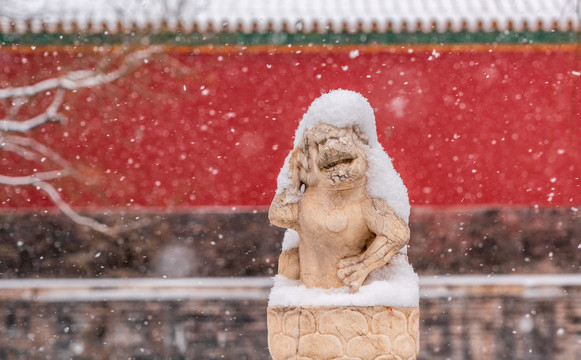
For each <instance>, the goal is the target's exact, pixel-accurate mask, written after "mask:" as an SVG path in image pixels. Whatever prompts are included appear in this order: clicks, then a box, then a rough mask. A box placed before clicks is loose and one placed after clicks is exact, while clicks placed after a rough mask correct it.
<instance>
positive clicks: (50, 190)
mask: <svg viewBox="0 0 581 360" xmlns="http://www.w3.org/2000/svg"><path fill="white" fill-rule="evenodd" d="M162 50H163V47H161V46H150V47H148V48H146V49H143V50H138V51H135V52H133V53H131V54H129V55H127V56H125V57H123V59H122V60H121V63H120V65H119V66H118V67H117V68H116V69H114V70H110V71H107V69H106V62H101V63H99V65H98V66H97V68H96V69H94V70H76V71H72V72H69V73H68V74H65V75H63V76H60V77H56V78H52V79H47V80H43V81H40V82H38V83H36V84H33V85H27V86H21V87H8V88H4V89H0V100H1V101H2V102H4V101H6V100H9V101H8V102H9V105H7V108H8V110H7V115H6V116H7V118H5V119H0V150H4V151H8V152H11V153H13V154H16V155H17V156H19V157H21V158H23V159H26V160H31V161H41V162H44V161H45V160H46V159H49V160H50V161H52V162H53V163H54V164H56V165H57V166H58V167H60V169H58V170H51V171H41V172H36V173H34V174H31V175H25V176H8V175H2V174H0V184H4V185H7V186H34V187H36V188H37V189H38V190H40V191H42V192H44V193H45V194H46V195H48V197H49V198H50V200H51V201H52V202H53V203H54V204H55V205H56V207H57V208H58V209H59V210H60V211H61V212H63V213H64V214H65V215H66V216H68V217H69V218H70V219H71V220H73V221H74V222H75V223H77V224H80V225H84V226H87V227H89V228H91V229H93V230H95V231H98V232H100V233H103V234H106V235H109V236H113V235H116V234H118V233H120V232H123V231H129V230H132V229H136V228H139V227H142V226H144V225H145V224H147V223H149V222H148V221H143V220H142V221H136V222H132V223H131V224H121V225H118V226H108V225H105V224H102V223H100V222H99V221H97V220H95V219H93V218H90V217H86V216H82V215H80V214H79V213H77V212H76V211H75V210H73V208H72V207H71V206H70V205H69V204H67V203H66V202H65V201H64V200H63V199H62V197H61V195H60V194H59V192H58V191H57V190H56V189H55V188H54V186H52V185H51V184H50V183H48V181H51V180H55V179H60V178H63V177H66V176H70V175H78V172H76V171H75V170H74V169H73V168H72V166H71V165H70V163H69V162H68V161H67V160H66V159H64V158H63V157H62V156H61V155H60V154H58V153H57V152H55V151H53V150H52V149H50V148H49V147H48V146H46V145H44V144H42V143H40V142H38V141H36V140H34V139H32V138H29V137H26V136H19V135H10V133H21V134H27V133H29V132H30V131H31V130H33V129H34V128H36V127H39V126H42V125H44V124H46V123H48V122H54V121H58V122H61V123H64V121H65V120H66V119H65V117H64V116H63V115H61V114H59V112H58V111H59V109H60V107H61V106H62V104H63V99H64V95H65V92H66V91H67V90H76V89H82V88H89V87H94V86H99V85H104V84H108V83H111V82H113V81H115V80H118V79H120V78H121V77H123V76H125V75H127V74H129V73H130V72H132V71H133V70H135V69H137V68H138V67H139V66H141V65H142V64H143V63H146V62H147V59H148V58H149V57H150V56H152V55H154V54H156V53H160V52H161V51H162ZM107 60H110V58H108V59H107ZM114 62H117V61H114ZM53 89H55V90H56V91H55V95H54V98H53V100H52V102H51V104H50V105H49V106H48V107H47V108H46V109H45V110H44V111H43V112H42V113H41V114H39V115H37V116H35V117H32V118H30V119H26V120H15V118H16V115H17V114H18V112H19V111H20V108H21V107H22V105H24V104H26V103H27V102H28V98H29V97H32V96H35V95H38V94H43V93H44V94H46V95H49V94H48V93H47V92H48V91H50V90H53Z"/></svg>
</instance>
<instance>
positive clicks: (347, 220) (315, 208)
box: [299, 194, 371, 252]
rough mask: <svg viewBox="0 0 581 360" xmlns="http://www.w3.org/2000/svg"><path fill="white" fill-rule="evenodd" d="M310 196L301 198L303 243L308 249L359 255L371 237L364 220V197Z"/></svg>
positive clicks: (300, 212)
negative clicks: (337, 249) (332, 250)
mask: <svg viewBox="0 0 581 360" xmlns="http://www.w3.org/2000/svg"><path fill="white" fill-rule="evenodd" d="M350 195H351V196H342V195H337V196H332V197H324V198H317V197H314V196H313V197H309V196H305V198H303V199H302V201H301V205H300V211H299V217H300V219H299V223H300V224H301V229H300V231H299V232H300V233H301V240H302V242H309V243H310V244H309V246H313V247H320V248H323V249H327V250H331V249H334V248H341V249H342V251H341V252H352V251H357V252H359V251H360V250H361V248H362V247H363V246H365V244H366V242H367V240H368V239H369V238H370V236H371V234H370V233H369V230H368V228H367V224H366V221H365V219H364V217H363V211H362V206H363V201H364V200H365V196H364V194H360V195H359V194H355V196H353V194H350Z"/></svg>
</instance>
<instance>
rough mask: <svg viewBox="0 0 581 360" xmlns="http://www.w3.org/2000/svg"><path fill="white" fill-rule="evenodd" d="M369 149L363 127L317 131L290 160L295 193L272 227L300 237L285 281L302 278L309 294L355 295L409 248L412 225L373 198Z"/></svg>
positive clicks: (272, 215) (278, 203)
mask: <svg viewBox="0 0 581 360" xmlns="http://www.w3.org/2000/svg"><path fill="white" fill-rule="evenodd" d="M328 95H330V94H328ZM324 96H326V95H324ZM366 149H368V137H367V135H366V134H363V132H362V131H361V130H360V128H359V126H358V125H353V126H346V127H342V128H338V127H335V126H333V125H329V124H325V123H318V124H316V125H315V126H314V127H313V128H312V129H308V130H306V131H305V132H304V135H303V137H302V139H301V142H300V143H299V145H297V146H296V147H295V149H294V150H293V151H292V153H291V155H290V158H289V168H290V169H289V171H290V174H289V175H288V176H289V177H290V179H289V181H291V182H292V188H290V189H287V188H285V189H283V191H282V192H281V193H277V194H276V195H275V197H274V199H273V201H272V204H271V206H270V210H269V220H270V221H271V223H272V224H274V225H276V226H280V227H283V228H287V229H292V230H294V231H296V232H297V233H298V234H299V237H300V243H299V246H298V251H295V250H285V251H284V252H283V253H282V255H281V259H280V262H281V264H282V266H281V274H282V275H284V276H286V277H288V278H291V279H295V278H296V277H295V276H296V274H298V277H297V279H300V280H301V282H302V283H303V284H305V286H306V287H308V288H311V287H318V288H325V289H329V288H338V287H342V286H348V287H350V288H351V290H352V291H354V292H355V291H358V290H359V288H360V287H361V285H362V284H363V282H364V281H365V279H366V278H367V276H368V275H369V273H370V272H372V271H373V270H376V269H378V268H380V267H382V266H385V265H387V264H388V263H389V261H390V260H391V258H392V257H393V256H394V255H395V254H396V253H397V252H398V251H400V250H401V249H402V248H403V247H404V246H405V245H406V244H407V243H408V241H409V237H410V230H409V227H408V225H407V223H406V222H404V221H403V220H402V219H401V218H400V217H398V216H397V215H396V214H395V212H394V210H393V209H392V208H391V207H390V205H389V204H388V203H387V201H385V200H384V199H380V198H371V197H370V196H369V195H368V193H369V191H368V189H367V184H368V177H367V174H368V170H369V167H370V164H368V161H367V151H366ZM387 161H389V159H387ZM398 179H399V178H398ZM404 191H405V190H404ZM297 192H301V194H302V195H301V198H300V200H299V201H298V202H297V201H296V197H297V195H296V193H297ZM291 251H292V256H294V257H298V259H294V260H292V259H291ZM297 266H298V269H297V268H296V267H297Z"/></svg>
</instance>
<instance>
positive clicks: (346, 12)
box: [0, 0, 580, 33]
mask: <svg viewBox="0 0 581 360" xmlns="http://www.w3.org/2000/svg"><path fill="white" fill-rule="evenodd" d="M3 7H4V10H2V11H0V31H11V30H10V29H11V27H12V25H13V26H14V28H15V30H16V31H17V32H25V31H27V22H29V23H30V26H31V30H32V31H33V32H39V31H41V30H42V27H43V25H44V26H45V27H46V28H48V29H49V31H55V30H56V28H57V25H59V24H60V25H62V26H63V28H64V29H65V30H68V31H71V30H72V28H73V24H76V25H77V28H78V29H79V30H81V31H85V30H88V28H89V26H91V28H92V31H94V32H100V31H102V30H103V24H106V25H107V28H108V29H109V30H110V31H116V29H117V25H118V24H120V25H121V27H122V28H123V29H131V28H132V27H133V25H134V24H135V25H136V26H137V28H141V29H143V28H145V27H146V26H148V25H151V26H152V27H153V28H154V29H159V28H161V26H162V24H166V25H167V27H168V28H169V29H170V30H171V29H177V27H178V25H181V26H182V27H183V28H185V29H186V30H191V29H193V27H194V26H196V27H197V28H198V30H199V31H201V32H204V31H206V30H208V28H209V27H210V26H211V27H212V28H213V29H214V30H220V29H223V28H224V27H225V26H226V27H227V28H228V30H229V31H238V30H237V29H238V28H240V29H242V31H244V32H252V31H253V30H254V29H255V28H256V30H258V31H259V32H265V31H268V30H272V31H275V32H280V31H282V29H283V28H286V29H287V30H288V31H289V32H291V33H292V32H297V31H305V32H309V31H312V30H313V29H314V28H315V26H316V27H317V29H318V31H320V32H323V33H324V32H329V31H333V32H342V31H344V30H347V31H350V32H355V31H358V30H363V31H371V30H372V29H374V28H375V29H377V30H378V31H386V30H387V29H388V26H390V27H391V30H392V31H395V32H399V31H403V30H404V29H405V30H406V31H411V32H416V31H422V32H430V31H433V30H437V31H439V32H444V31H448V30H452V31H460V30H462V29H464V28H465V29H468V30H470V31H476V30H478V29H482V30H484V31H492V30H495V29H496V30H500V31H504V30H509V29H510V28H512V29H514V30H516V31H521V30H524V29H525V25H526V28H528V29H529V30H532V31H537V30H540V29H543V30H551V29H553V28H554V25H556V26H557V28H558V29H559V30H566V29H568V28H569V26H570V24H573V26H577V27H578V26H579V23H580V17H579V14H577V11H576V9H575V2H574V1H568V0H514V1H490V0H461V1H457V0H408V1H400V0H366V1H361V0H295V1H288V0H212V1H199V0H186V1H179V0H165V1H156V0H126V1H123V2H120V1H119V2H116V1H110V0H52V1H44V0H42V1H41V0H31V1H21V0H5V3H4V4H3ZM434 26H435V28H434Z"/></svg>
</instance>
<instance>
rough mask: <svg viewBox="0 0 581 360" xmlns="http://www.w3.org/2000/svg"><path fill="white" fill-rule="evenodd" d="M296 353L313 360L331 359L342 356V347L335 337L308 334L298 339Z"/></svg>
mask: <svg viewBox="0 0 581 360" xmlns="http://www.w3.org/2000/svg"><path fill="white" fill-rule="evenodd" d="M275 346H276V345H275ZM298 353H299V355H301V356H306V357H309V358H311V359H313V360H317V359H321V360H322V359H333V358H336V357H339V356H341V355H343V346H342V345H341V341H340V340H339V339H338V338H337V337H336V336H333V335H325V334H308V335H305V336H301V338H300V339H299V349H298ZM273 359H274V357H273Z"/></svg>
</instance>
